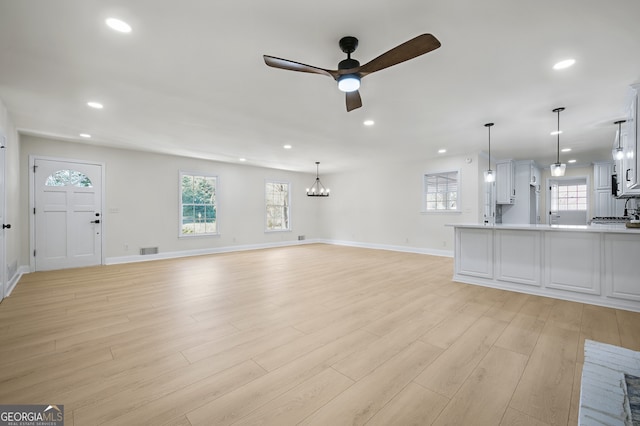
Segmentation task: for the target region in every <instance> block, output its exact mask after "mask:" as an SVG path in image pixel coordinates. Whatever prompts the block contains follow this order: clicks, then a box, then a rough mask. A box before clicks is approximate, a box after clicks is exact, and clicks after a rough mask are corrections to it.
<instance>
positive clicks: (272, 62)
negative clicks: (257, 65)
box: [262, 55, 339, 79]
mask: <svg viewBox="0 0 640 426" xmlns="http://www.w3.org/2000/svg"><path fill="white" fill-rule="evenodd" d="M262 57H263V58H264V63H265V64H267V65H269V66H270V67H274V68H281V69H283V70H290V71H299V72H308V73H312V74H322V75H326V76H328V77H331V78H334V79H336V78H338V75H339V74H338V71H333V70H326V69H324V68H318V67H314V66H311V65H306V64H301V63H300V62H294V61H290V60H288V59H282V58H276V57H274V56H269V55H262Z"/></svg>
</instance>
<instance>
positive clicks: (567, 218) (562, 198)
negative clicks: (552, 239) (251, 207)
mask: <svg viewBox="0 0 640 426" xmlns="http://www.w3.org/2000/svg"><path fill="white" fill-rule="evenodd" d="M548 188H549V192H548V193H547V194H548V197H547V205H548V206H549V224H550V225H587V217H588V216H587V214H588V208H589V191H588V181H587V178H586V177H562V178H550V179H549V180H548Z"/></svg>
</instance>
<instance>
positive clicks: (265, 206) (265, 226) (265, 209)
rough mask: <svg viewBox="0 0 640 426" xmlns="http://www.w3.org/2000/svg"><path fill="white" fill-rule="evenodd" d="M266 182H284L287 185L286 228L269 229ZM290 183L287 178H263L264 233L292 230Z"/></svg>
mask: <svg viewBox="0 0 640 426" xmlns="http://www.w3.org/2000/svg"><path fill="white" fill-rule="evenodd" d="M268 184H285V185H287V188H288V192H287V203H288V204H287V210H288V225H289V226H288V228H286V229H269V225H268V223H269V218H268V215H267V211H268V204H267V185H268ZM291 187H292V184H291V182H290V181H287V180H279V179H265V180H264V232H265V233H271V232H291V231H292V230H293V227H292V225H291V192H292V189H291Z"/></svg>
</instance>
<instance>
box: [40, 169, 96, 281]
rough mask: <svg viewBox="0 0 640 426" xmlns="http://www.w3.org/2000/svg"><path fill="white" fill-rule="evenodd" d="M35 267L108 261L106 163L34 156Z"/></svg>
mask: <svg viewBox="0 0 640 426" xmlns="http://www.w3.org/2000/svg"><path fill="white" fill-rule="evenodd" d="M32 161H33V163H32V166H33V167H32V170H33V177H34V178H33V186H32V188H33V198H32V200H33V216H34V220H33V222H32V223H33V240H32V241H33V247H34V250H33V252H32V259H33V264H34V265H33V266H34V269H35V270H36V271H46V270H52V269H66V268H76V267H81V266H93V265H100V264H102V263H103V260H102V256H103V254H102V252H103V232H102V230H103V219H102V204H103V191H102V182H103V165H102V164H99V163H89V162H83V161H74V160H60V159H48V158H37V157H36V158H32Z"/></svg>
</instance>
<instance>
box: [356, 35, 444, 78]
mask: <svg viewBox="0 0 640 426" xmlns="http://www.w3.org/2000/svg"><path fill="white" fill-rule="evenodd" d="M438 47H440V41H438V39H437V38H435V37H434V36H433V35H431V34H421V35H419V36H418V37H416V38H412V39H411V40H409V41H407V42H404V43H402V44H401V45H399V46H396V47H394V48H393V49H391V50H389V51H387V52H385V53H383V54H382V55H380V56H378V57H377V58H375V59H373V60H371V61H369V62H367V63H366V64H364V65H363V66H362V67H360V75H361V76H362V77H364V76H365V75H367V74H371V73H372V72H375V71H380V70H383V69H385V68H389V67H390V66H392V65H396V64H399V63H401V62H404V61H408V60H409V59H413V58H415V57H418V56H420V55H424V54H425V53H428V52H431V51H432V50H436V49H437V48H438Z"/></svg>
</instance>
